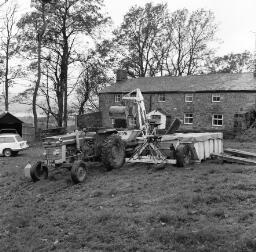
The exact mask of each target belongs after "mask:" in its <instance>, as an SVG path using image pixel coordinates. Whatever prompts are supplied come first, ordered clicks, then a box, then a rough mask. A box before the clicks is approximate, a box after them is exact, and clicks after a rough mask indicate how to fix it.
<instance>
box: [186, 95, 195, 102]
mask: <svg viewBox="0 0 256 252" xmlns="http://www.w3.org/2000/svg"><path fill="white" fill-rule="evenodd" d="M185 102H193V94H185Z"/></svg>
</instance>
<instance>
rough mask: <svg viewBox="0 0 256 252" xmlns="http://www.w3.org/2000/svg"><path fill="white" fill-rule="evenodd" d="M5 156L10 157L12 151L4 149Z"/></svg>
mask: <svg viewBox="0 0 256 252" xmlns="http://www.w3.org/2000/svg"><path fill="white" fill-rule="evenodd" d="M3 154H4V156H5V157H10V156H11V155H12V150H11V149H4V151H3Z"/></svg>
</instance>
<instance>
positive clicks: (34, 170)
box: [30, 161, 48, 182]
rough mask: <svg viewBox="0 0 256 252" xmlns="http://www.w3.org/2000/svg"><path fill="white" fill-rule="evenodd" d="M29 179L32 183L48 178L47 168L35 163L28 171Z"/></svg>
mask: <svg viewBox="0 0 256 252" xmlns="http://www.w3.org/2000/svg"><path fill="white" fill-rule="evenodd" d="M30 177H31V178H32V180H33V182H37V181H39V180H41V179H47V178H48V167H47V166H46V165H45V164H44V163H42V162H41V161H38V162H36V163H35V164H34V165H32V167H31V169H30Z"/></svg>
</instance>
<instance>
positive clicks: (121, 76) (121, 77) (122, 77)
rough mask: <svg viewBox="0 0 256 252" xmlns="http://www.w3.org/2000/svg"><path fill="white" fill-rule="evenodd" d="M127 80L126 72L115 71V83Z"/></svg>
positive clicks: (121, 70)
mask: <svg viewBox="0 0 256 252" xmlns="http://www.w3.org/2000/svg"><path fill="white" fill-rule="evenodd" d="M125 80H127V72H126V71H125V70H123V69H117V71H116V82H119V81H125Z"/></svg>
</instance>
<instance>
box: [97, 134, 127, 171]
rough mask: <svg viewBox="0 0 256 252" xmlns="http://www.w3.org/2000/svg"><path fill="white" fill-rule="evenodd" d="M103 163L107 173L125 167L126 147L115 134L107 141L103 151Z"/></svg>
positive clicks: (103, 145) (104, 143)
mask: <svg viewBox="0 0 256 252" xmlns="http://www.w3.org/2000/svg"><path fill="white" fill-rule="evenodd" d="M101 161H102V163H103V164H104V166H105V168H106V169H107V171H110V170H112V169H113V168H120V167H122V166H123V164H124V162H125V145H124V142H123V140H122V139H121V137H120V136H118V135H116V134H113V135H110V136H109V137H107V138H106V139H105V141H104V142H103V144H102V149H101Z"/></svg>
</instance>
